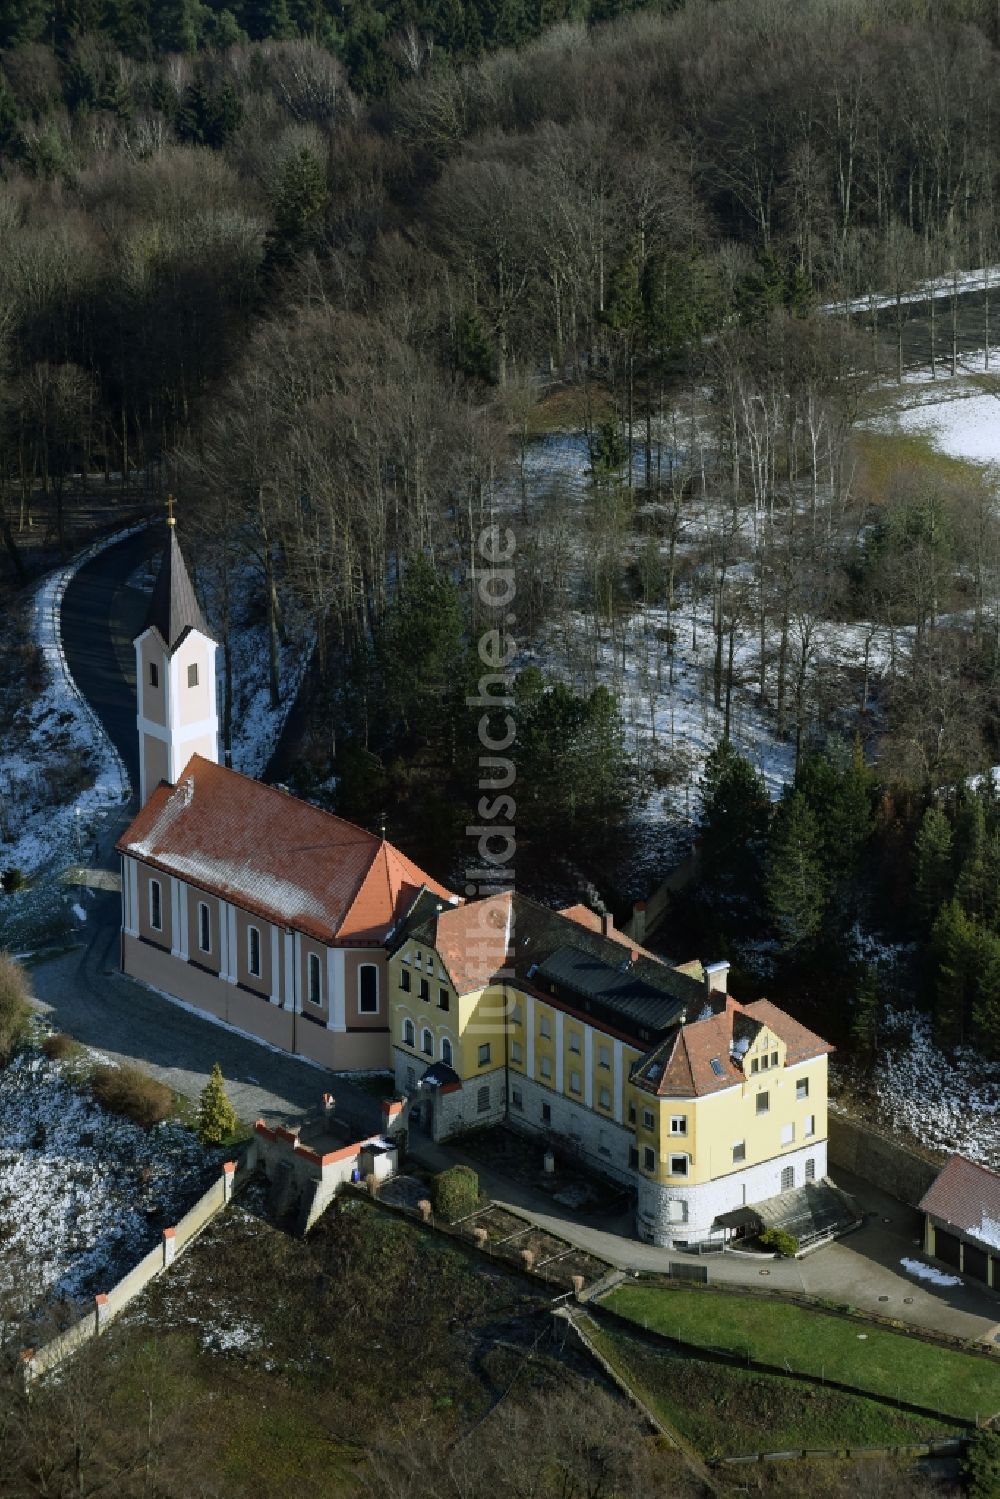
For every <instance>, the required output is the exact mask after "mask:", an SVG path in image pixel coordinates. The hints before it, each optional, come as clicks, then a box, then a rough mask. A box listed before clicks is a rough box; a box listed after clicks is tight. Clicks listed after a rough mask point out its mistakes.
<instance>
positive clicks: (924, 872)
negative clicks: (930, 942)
mask: <svg viewBox="0 0 1000 1499" xmlns="http://www.w3.org/2000/svg"><path fill="white" fill-rule="evenodd" d="M914 852H915V855H916V870H915V873H914V881H913V884H914V899H915V905H916V908H917V915H918V916H919V918H920V921H921V923H922V925H923V927H924V929H925V930H926V928H927V927H929V926H930V925H931V923H932V922H933V920H934V918H935V916H936V915H937V912H938V911H939V910H940V909H941V906H942V905H943V904H944V902H945V901H946V900H948V899H949V898H950V896H951V894H952V889H953V883H952V872H951V856H952V834H951V823H950V822H949V821H948V818H947V816H946V815H945V813H944V812H943V811H942V810H941V808H940V807H939V806H937V804H936V803H935V804H934V805H933V806H930V807H928V808H927V811H926V812H925V813H924V815H923V819H922V821H921V823H920V830H919V832H918V833H917V837H916V843H915V845H914Z"/></svg>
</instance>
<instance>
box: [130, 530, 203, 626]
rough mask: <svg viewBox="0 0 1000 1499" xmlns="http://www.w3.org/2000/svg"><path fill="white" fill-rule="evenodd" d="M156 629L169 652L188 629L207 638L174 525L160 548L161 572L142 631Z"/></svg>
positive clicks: (158, 575) (157, 578)
mask: <svg viewBox="0 0 1000 1499" xmlns="http://www.w3.org/2000/svg"><path fill="white" fill-rule="evenodd" d="M150 627H153V628H155V629H157V630H159V632H160V635H161V636H162V637H163V642H164V644H165V645H166V647H167V649H168V650H169V651H173V650H176V648H177V646H178V645H179V644H180V642H181V639H182V638H183V636H184V635H186V634H187V632H188V630H200V631H201V633H202V635H209V634H210V633H211V632H210V631H209V628H208V626H207V625H206V623H205V616H204V615H203V614H202V612H201V606H200V605H199V603H198V600H197V599H196V598H195V592H194V588H193V587H192V584H191V579H190V577H189V576H188V570H187V567H186V566H185V563H184V557H183V555H182V553H181V547H180V542H179V541H178V540H177V528H176V526H173V525H170V526H168V536H167V544H166V546H165V547H164V549H163V556H162V559H161V561H160V571H159V573H158V574H157V577H156V586H155V587H154V589H153V597H152V599H151V600H150V603H149V613H148V614H147V615H146V623H145V625H144V626H143V629H144V630H148V629H150Z"/></svg>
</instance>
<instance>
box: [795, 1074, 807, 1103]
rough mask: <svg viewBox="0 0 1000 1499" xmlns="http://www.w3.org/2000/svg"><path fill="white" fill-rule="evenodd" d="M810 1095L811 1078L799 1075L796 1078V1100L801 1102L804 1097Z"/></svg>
mask: <svg viewBox="0 0 1000 1499" xmlns="http://www.w3.org/2000/svg"><path fill="white" fill-rule="evenodd" d="M808 1097H809V1079H808V1078H807V1077H797V1078H796V1079H795V1102H796V1103H801V1102H802V1100H803V1099H804V1098H808Z"/></svg>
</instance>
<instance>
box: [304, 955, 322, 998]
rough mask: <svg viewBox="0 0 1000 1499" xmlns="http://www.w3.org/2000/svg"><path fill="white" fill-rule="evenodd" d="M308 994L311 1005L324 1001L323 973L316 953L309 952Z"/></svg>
mask: <svg viewBox="0 0 1000 1499" xmlns="http://www.w3.org/2000/svg"><path fill="white" fill-rule="evenodd" d="M306 995H307V997H308V999H309V1003H310V1004H311V1005H321V1004H322V1003H323V975H322V969H321V968H320V965H319V958H318V957H317V955H316V953H314V952H311V953H310V954H309V983H308V988H307V990H306Z"/></svg>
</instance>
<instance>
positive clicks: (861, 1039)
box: [851, 963, 882, 1057]
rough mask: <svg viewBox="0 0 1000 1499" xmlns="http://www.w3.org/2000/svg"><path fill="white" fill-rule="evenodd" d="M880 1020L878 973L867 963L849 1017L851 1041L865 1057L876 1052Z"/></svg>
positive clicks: (880, 998) (873, 966)
mask: <svg viewBox="0 0 1000 1499" xmlns="http://www.w3.org/2000/svg"><path fill="white" fill-rule="evenodd" d="M881 1018H882V997H881V994H880V992H879V982H878V971H877V969H876V968H875V965H874V964H873V963H868V964H867V965H866V967H865V971H864V976H863V978H862V980H861V983H860V984H859V985H858V992H857V996H856V998H855V1001H854V1013H853V1015H852V1016H851V1040H852V1041H853V1042H854V1044H855V1046H856V1047H857V1049H858V1051H859V1052H861V1053H862V1054H863V1055H864V1056H866V1057H872V1056H874V1055H875V1052H876V1051H877V1050H878V1040H879V1022H880V1020H881Z"/></svg>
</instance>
